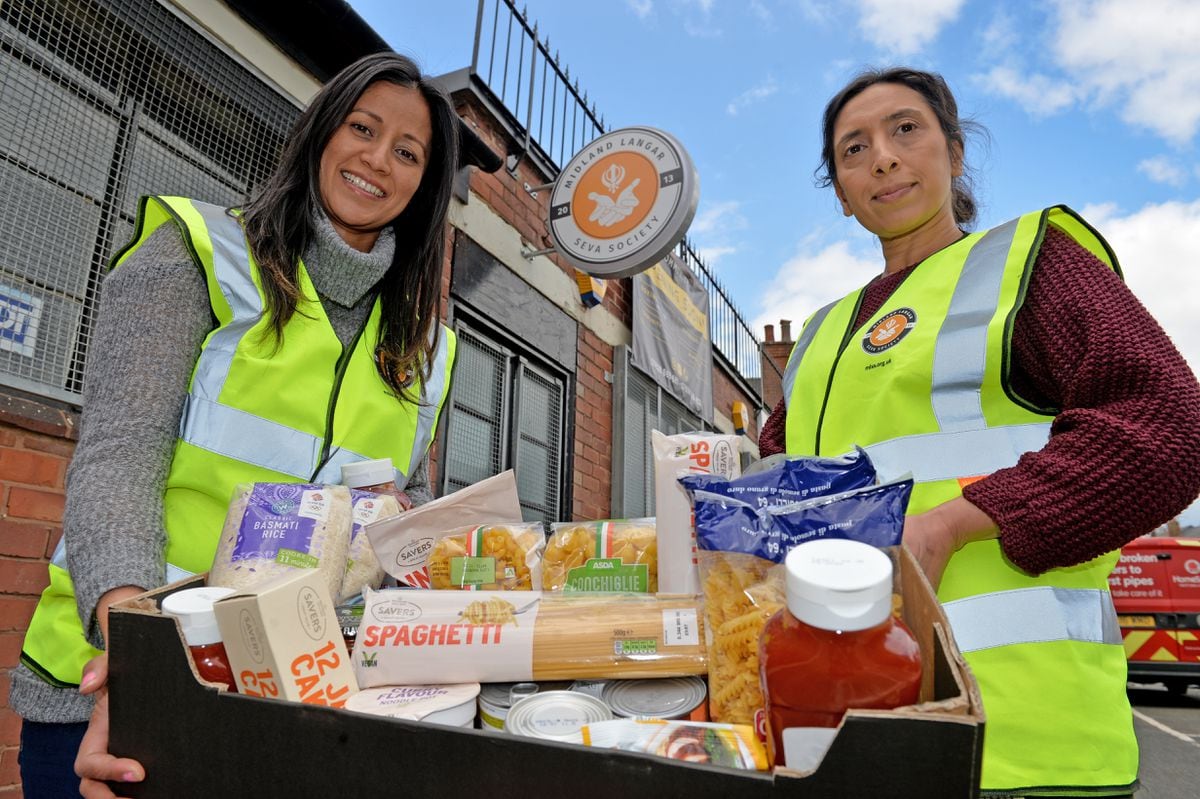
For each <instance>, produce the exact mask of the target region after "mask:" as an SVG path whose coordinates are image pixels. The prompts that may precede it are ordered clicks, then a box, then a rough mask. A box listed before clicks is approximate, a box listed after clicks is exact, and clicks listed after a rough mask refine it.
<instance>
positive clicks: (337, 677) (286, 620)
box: [213, 569, 358, 707]
mask: <svg viewBox="0 0 1200 799" xmlns="http://www.w3.org/2000/svg"><path fill="white" fill-rule="evenodd" d="M213 613H214V614H215V615H216V617H217V626H218V627H219V628H220V629H221V638H222V639H223V640H224V642H225V652H226V653H227V654H228V655H229V665H230V668H231V669H232V670H233V676H234V679H235V680H236V681H237V686H238V692H239V693H241V694H246V695H249V696H262V697H268V698H274V697H278V698H280V699H287V700H290V701H292V702H304V703H307V704H314V705H329V706H330V707H342V706H343V705H345V704H346V700H347V699H349V698H350V697H351V696H352V695H354V694H355V693H357V692H358V682H357V680H355V678H354V668H353V666H351V664H350V654H349V652H347V650H346V640H345V638H344V637H343V636H342V627H341V624H340V623H339V622H338V617H337V612H336V611H335V610H334V606H333V600H332V598H331V597H330V596H329V587H328V585H327V581H326V579H325V577H324V575H322V574H321V573H320V572H319V571H318V570H316V569H302V570H297V571H296V572H295V573H293V574H285V575H283V576H281V577H278V578H276V579H274V580H271V581H269V582H267V583H264V584H263V585H261V586H258V587H257V588H254V589H253V590H247V591H242V592H239V593H237V594H233V595H231V596H227V597H225V598H224V599H221V600H219V601H218V602H216V603H215V604H214V605H213Z"/></svg>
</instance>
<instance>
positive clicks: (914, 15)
mask: <svg viewBox="0 0 1200 799" xmlns="http://www.w3.org/2000/svg"><path fill="white" fill-rule="evenodd" d="M858 5H859V7H860V9H861V11H862V16H861V17H860V18H859V20H858V27H859V28H860V29H861V30H862V32H863V35H864V36H866V37H867V40H868V41H870V42H871V43H873V44H875V45H876V46H878V47H879V48H881V49H883V50H886V51H888V52H889V53H892V54H894V55H903V56H910V55H914V54H916V53H918V52H920V51H921V49H922V48H923V47H925V45H927V44H929V43H930V42H931V41H933V40H934V39H936V38H937V35H938V34H939V33H940V32H941V30H942V27H943V26H945V25H947V24H949V23H950V22H953V21H954V19H955V18H956V17H957V16H958V12H959V10H960V9H961V8H962V6H963V0H858Z"/></svg>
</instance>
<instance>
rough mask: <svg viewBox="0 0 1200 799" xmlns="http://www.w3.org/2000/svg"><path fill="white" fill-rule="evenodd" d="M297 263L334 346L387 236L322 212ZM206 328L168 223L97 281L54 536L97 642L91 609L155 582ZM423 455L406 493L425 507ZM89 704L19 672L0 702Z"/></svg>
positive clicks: (200, 289) (352, 319) (58, 718)
mask: <svg viewBox="0 0 1200 799" xmlns="http://www.w3.org/2000/svg"><path fill="white" fill-rule="evenodd" d="M314 223H315V230H316V235H315V237H314V240H313V243H312V244H311V245H310V246H309V248H308V250H307V251H306V252H305V254H304V265H305V267H306V268H307V270H308V274H309V276H310V277H311V278H312V282H313V285H314V286H315V287H316V289H317V292H318V293H319V294H320V297H321V304H322V307H323V308H324V309H325V313H326V315H327V316H328V317H329V321H330V323H331V324H332V326H333V329H334V331H335V332H336V333H337V336H338V338H339V339H340V340H341V342H342V344H343V345H345V346H349V345H350V343H351V342H352V341H353V339H354V335H355V333H357V332H358V329H359V328H360V327H361V325H362V324H363V322H364V320H365V319H366V317H367V315H368V314H369V313H370V310H371V305H372V303H373V301H374V298H373V296H372V293H371V288H372V287H373V286H374V285H375V284H376V283H377V282H378V281H379V279H380V278H382V277H383V275H384V273H385V272H386V271H387V269H388V267H389V266H390V265H391V262H392V254H393V252H394V250H395V240H394V235H393V233H392V231H391V229H386V230H385V231H384V232H383V233H381V234H380V236H379V240H378V241H376V242H375V246H374V248H373V249H372V250H371V252H369V253H363V252H359V251H357V250H355V249H353V248H351V247H350V246H349V245H348V244H346V243H345V242H344V241H343V240H342V238H341V237H340V236H338V234H337V232H336V231H335V230H334V229H333V226H332V225H330V223H329V221H328V219H326V218H325V216H324V215H323V214H318V218H316V219H315V220H314ZM211 329H212V316H211V312H210V310H209V302H208V289H207V287H206V285H205V281H204V276H203V275H202V274H201V272H200V270H199V269H198V268H197V267H196V265H195V263H193V261H192V259H191V257H190V256H189V255H188V252H187V249H186V247H185V245H184V243H183V237H182V235H181V234H180V232H179V230H178V228H176V227H175V226H174V225H164V226H162V227H161V228H159V229H158V230H156V231H155V232H154V233H153V234H151V236H150V237H149V238H148V239H147V240H146V241H145V243H143V244H142V246H141V247H139V248H138V249H137V250H136V251H135V252H134V253H133V254H132V255H131V256H130V257H129V258H128V259H127V260H126V261H125V263H123V264H122V265H121V268H120V269H117V270H115V271H114V272H112V273H111V274H109V275H108V276H107V277H106V278H105V280H104V287H103V294H102V296H101V301H100V313H99V317H98V322H97V325H96V330H95V332H94V334H93V336H92V339H91V342H90V344H89V349H90V352H91V357H90V358H89V360H88V374H87V380H86V381H85V383H84V389H83V418H82V420H81V424H80V435H79V443H78V445H77V446H76V448H75V454H74V457H73V458H72V460H71V464H70V466H69V468H68V470H67V502H66V509H65V512H64V516H63V535H64V537H65V540H66V542H67V557H68V561H69V565H70V568H71V574H72V577H73V578H74V582H75V595H76V599H77V601H78V605H79V612H80V617H81V618H82V619H83V621H84V629H85V630H87V631H88V637H89V638H90V639H91V641H92V643H93V645H95V646H101V645H102V642H101V640H100V633H99V628H98V625H97V623H96V618H95V608H96V604H97V602H98V601H99V600H100V597H101V596H103V595H104V594H105V593H106V592H108V591H110V590H112V589H114V588H119V587H121V586H124V585H136V586H142V587H145V588H152V587H155V586H159V585H162V584H163V583H164V582H165V581H166V564H165V559H164V550H165V546H166V533H165V531H164V529H163V503H162V498H163V493H164V491H165V489H166V482H167V473H168V472H169V471H170V467H171V457H172V453H173V451H174V447H175V439H176V436H177V433H178V431H179V422H180V418H181V416H182V414H183V403H184V398H185V396H186V395H187V390H188V383H189V382H190V380H191V374H192V367H193V366H194V365H195V363H196V359H197V358H198V357H199V354H200V348H201V344H203V342H204V338H205V336H207V335H208V333H209V331H210V330H211ZM427 468H428V459H427V458H426V459H423V460H422V462H421V463H420V464H419V465H418V466H417V467H416V468H415V469H414V470H413V474H412V476H411V477H410V479H409V482H408V485H407V487H406V488H405V491H406V492H407V493H408V496H409V498H410V499H412V501H413V504H414V505H420V504H423V503H424V502H428V501H429V500H430V499H432V498H433V497H432V494H431V493H430V490H429V486H428V477H427ZM92 701H93V700H92V697H90V696H80V695H79V693H78V692H77V691H76V690H74V689H61V688H54V687H53V686H51V685H49V684H47V683H45V682H43V681H42V680H41V679H40V678H39V677H37V676H36V675H35V674H33V672H31V671H29V670H28V669H26V668H25V667H24V666H19V667H18V668H17V669H16V670H15V671H14V672H13V679H12V691H11V695H10V704H11V706H12V708H13V709H14V710H15V711H16V712H17V713H18V714H19V715H21V716H22V717H23V718H26V719H30V720H32V721H43V722H74V721H86V720H87V718H88V716H89V715H90V714H91V709H92Z"/></svg>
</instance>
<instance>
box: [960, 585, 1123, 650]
mask: <svg viewBox="0 0 1200 799" xmlns="http://www.w3.org/2000/svg"><path fill="white" fill-rule="evenodd" d="M942 607H943V608H945V610H946V615H947V616H948V617H949V618H950V626H951V627H952V628H953V629H954V639H955V641H956V642H957V643H958V648H959V650H961V651H962V652H964V653H965V652H976V651H978V650H981V649H991V648H993V647H997V646H1009V645H1011V644H1037V643H1044V642H1046V641H1082V642H1084V643H1090V644H1114V645H1116V646H1120V645H1121V625H1120V624H1118V623H1117V611H1116V609H1115V608H1114V607H1113V603H1112V596H1111V595H1110V594H1109V593H1108V592H1107V591H1101V590H1097V589H1090V588H1056V587H1054V586H1043V587H1040V588H1018V589H1015V590H1012V591H997V592H995V593H991V594H979V595H978V596H972V597H967V598H965V599H956V600H954V601H952V602H946V603H945V604H944V605H943V606H942Z"/></svg>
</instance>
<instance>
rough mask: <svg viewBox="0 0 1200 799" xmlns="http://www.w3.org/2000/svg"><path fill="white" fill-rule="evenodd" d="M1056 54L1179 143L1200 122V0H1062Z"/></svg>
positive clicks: (1134, 117) (1079, 79) (1107, 97)
mask: <svg viewBox="0 0 1200 799" xmlns="http://www.w3.org/2000/svg"><path fill="white" fill-rule="evenodd" d="M1057 11H1058V28H1057V34H1056V37H1055V40H1054V53H1055V57H1056V59H1057V61H1058V63H1059V64H1060V65H1061V66H1062V67H1063V69H1064V70H1066V71H1067V73H1068V76H1067V77H1066V78H1065V79H1064V83H1067V82H1070V83H1076V84H1078V85H1079V86H1080V88H1081V89H1083V90H1085V91H1087V92H1088V93H1089V94H1092V95H1094V96H1095V97H1096V98H1097V100H1098V101H1100V102H1101V103H1109V102H1118V103H1120V104H1121V106H1122V110H1121V116H1122V118H1123V119H1124V120H1125V121H1126V122H1128V123H1130V124H1133V125H1137V126H1140V127H1145V128H1148V129H1150V130H1152V131H1154V132H1155V133H1157V134H1158V135H1160V136H1162V137H1164V138H1166V139H1168V140H1169V141H1172V142H1174V143H1176V144H1184V143H1186V142H1188V141H1189V140H1191V138H1192V137H1193V136H1195V134H1196V131H1197V129H1200V50H1198V49H1197V47H1196V42H1197V41H1198V40H1200V3H1196V2H1194V0H1140V2H1137V3H1131V2H1128V1H1127V0H1058V2H1057Z"/></svg>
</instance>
